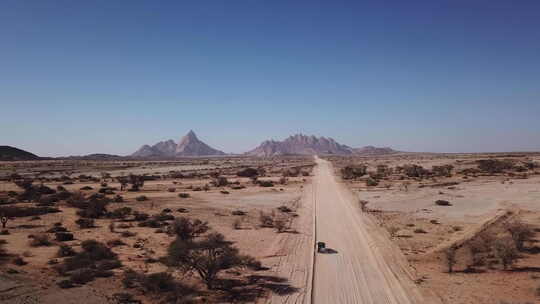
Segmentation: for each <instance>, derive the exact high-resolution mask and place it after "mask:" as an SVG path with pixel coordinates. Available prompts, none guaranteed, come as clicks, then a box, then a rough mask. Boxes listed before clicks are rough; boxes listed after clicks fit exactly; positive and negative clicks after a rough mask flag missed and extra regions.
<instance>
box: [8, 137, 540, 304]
mask: <svg viewBox="0 0 540 304" xmlns="http://www.w3.org/2000/svg"><path fill="white" fill-rule="evenodd" d="M171 142H172V141H171ZM182 143H183V148H182V151H185V150H187V151H190V152H189V153H190V155H189V156H182V155H173V154H170V155H160V156H158V155H156V153H161V152H156V151H159V150H157V149H156V148H152V147H150V146H145V148H143V150H146V151H149V150H152V149H153V151H154V152H153V153H154V154H153V155H149V154H145V155H144V156H143V157H141V156H138V154H139V153H140V151H141V150H139V151H138V152H135V155H132V156H127V157H121V156H104V155H101V154H98V155H90V156H85V157H69V158H59V159H28V160H20V159H19V160H11V161H3V162H1V163H0V175H1V182H0V202H1V205H0V214H1V215H2V225H3V228H2V230H1V239H2V241H1V242H2V265H1V269H2V276H1V280H0V286H1V290H0V300H1V301H3V302H5V303H55V302H62V303H158V302H159V303H396V304H397V303H453V304H454V303H464V304H465V303H486V304H490V303H534V302H535V301H538V299H539V298H538V297H539V296H540V289H539V288H540V285H539V284H540V281H539V280H540V275H539V268H538V267H537V265H539V263H540V255H539V253H540V251H539V247H538V243H537V242H538V235H537V234H538V232H539V231H540V226H539V224H538V223H539V219H540V205H538V201H539V199H540V188H539V186H540V162H539V161H540V153H505V154H502V153H501V154H497V153H495V154H436V153H404V152H399V151H395V150H392V149H390V148H375V147H365V148H361V149H352V148H349V147H347V146H345V145H341V144H338V143H336V142H335V141H334V140H333V139H327V138H324V137H323V138H318V137H315V136H305V135H295V136H292V137H289V138H288V139H286V140H285V141H283V142H277V141H267V142H265V143H263V144H262V145H261V147H264V148H261V147H259V148H257V149H254V150H253V151H250V152H247V153H246V154H244V155H223V154H222V152H220V151H218V150H215V149H213V148H211V147H209V146H207V145H206V144H204V143H203V142H202V141H200V140H199V139H198V138H197V137H196V135H195V134H194V132H192V131H190V132H189V133H188V134H187V135H186V136H184V137H183V138H182V139H181V140H180V144H178V146H180V145H181V144H182ZM172 144H173V146H176V144H175V143H174V142H172ZM159 146H160V144H158V145H157V147H159ZM148 147H150V148H148ZM200 147H203V148H202V149H203V150H202V151H199V150H198V149H199V148H200ZM167 149H169V150H170V151H174V149H171V148H170V147H168V148H167ZM331 149H334V151H333V152H334V153H332V154H328V151H331ZM4 151H5V152H4V155H7V154H8V153H7V152H6V151H11V152H13V150H12V149H4ZM197 151H199V152H197ZM208 151H218V152H216V153H217V154H218V155H216V156H202V155H200V156H193V153H195V154H197V153H201V154H203V153H205V152H208ZM291 151H293V152H294V153H291ZM325 152H326V153H325ZM12 154H13V153H12ZM253 154H254V155H253ZM17 155H19V157H21V158H25V157H26V158H28V157H30V158H33V157H31V156H29V155H28V154H26V153H19V154H17ZM4 157H7V156H4ZM10 157H13V155H11V156H10ZM104 158H105V159H104ZM145 158H146V159H145ZM320 242H323V243H324V245H323V248H322V249H319V250H318V249H316V247H317V246H318V245H320ZM479 290H481V291H482V292H478V291H479ZM81 295H83V296H84V300H81Z"/></svg>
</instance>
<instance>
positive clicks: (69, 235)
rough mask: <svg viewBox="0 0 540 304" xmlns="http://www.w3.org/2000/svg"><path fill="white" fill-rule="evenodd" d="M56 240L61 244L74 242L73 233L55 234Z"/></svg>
mask: <svg viewBox="0 0 540 304" xmlns="http://www.w3.org/2000/svg"><path fill="white" fill-rule="evenodd" d="M55 238H56V240H57V241H59V242H67V241H72V240H73V233H69V232H57V233H55Z"/></svg>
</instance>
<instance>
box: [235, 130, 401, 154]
mask: <svg viewBox="0 0 540 304" xmlns="http://www.w3.org/2000/svg"><path fill="white" fill-rule="evenodd" d="M395 152H396V151H394V150H392V149H391V148H377V147H372V146H367V147H363V148H351V147H349V146H347V145H343V144H340V143H338V142H336V141H335V140H334V139H332V138H329V137H316V136H313V135H311V136H308V135H304V134H296V135H293V136H289V137H288V138H286V139H285V140H283V141H275V140H266V141H264V142H262V143H261V144H260V145H259V146H258V147H257V148H255V149H253V150H251V151H249V152H246V153H245V154H246V155H251V156H260V157H269V156H278V155H289V154H290V155H292V154H300V155H315V154H337V155H353V154H360V155H374V154H389V153H395Z"/></svg>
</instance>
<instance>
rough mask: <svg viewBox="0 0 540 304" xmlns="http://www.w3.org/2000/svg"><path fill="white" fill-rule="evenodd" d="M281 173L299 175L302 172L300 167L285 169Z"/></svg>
mask: <svg viewBox="0 0 540 304" xmlns="http://www.w3.org/2000/svg"><path fill="white" fill-rule="evenodd" d="M281 174H282V175H283V177H297V176H298V175H299V174H300V170H299V169H298V168H288V169H284V170H283V172H282V173H281ZM285 180H286V179H285Z"/></svg>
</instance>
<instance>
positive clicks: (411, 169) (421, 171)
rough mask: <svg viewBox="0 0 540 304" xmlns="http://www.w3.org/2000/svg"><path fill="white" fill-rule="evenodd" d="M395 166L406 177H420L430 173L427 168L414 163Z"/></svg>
mask: <svg viewBox="0 0 540 304" xmlns="http://www.w3.org/2000/svg"><path fill="white" fill-rule="evenodd" d="M397 168H398V169H399V171H402V172H403V173H404V174H405V175H406V176H408V177H418V178H422V177H426V176H429V175H430V172H429V170H427V169H425V168H424V167H422V166H418V165H415V164H409V165H404V166H402V167H397Z"/></svg>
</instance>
